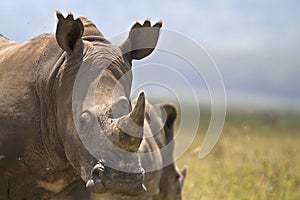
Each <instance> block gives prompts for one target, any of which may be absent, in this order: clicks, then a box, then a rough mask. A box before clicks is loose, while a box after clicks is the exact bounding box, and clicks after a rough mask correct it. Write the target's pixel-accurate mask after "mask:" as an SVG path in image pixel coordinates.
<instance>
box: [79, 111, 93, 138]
mask: <svg viewBox="0 0 300 200" xmlns="http://www.w3.org/2000/svg"><path fill="white" fill-rule="evenodd" d="M92 121H93V116H92V114H91V113H90V112H89V111H85V112H83V113H82V114H81V115H80V116H79V123H78V125H79V133H80V134H87V133H88V131H89V128H90V127H91V124H92Z"/></svg>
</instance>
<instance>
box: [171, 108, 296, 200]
mask: <svg viewBox="0 0 300 200" xmlns="http://www.w3.org/2000/svg"><path fill="white" fill-rule="evenodd" d="M205 131H206V128H205V126H203V127H200V130H199V131H198V135H197V137H196V139H195V140H194V142H193V144H192V145H191V147H190V148H189V149H188V151H186V152H185V154H184V155H183V156H182V157H181V158H180V159H179V160H177V165H178V166H183V165H188V175H187V179H186V182H185V185H184V190H183V199H186V200H193V199H197V200H198V199H200V200H201V199H203V200H206V199H208V200H215V199H216V200H222V199H230V200H232V199H234V200H235V199H245V200H246V199H247V200H248V199H270V200H276V199H287V200H292V199H295V200H296V199H300V115H299V114H297V113H295V112H273V111H253V110H251V109H249V110H239V111H237V110H236V111H231V112H228V113H227V118H226V122H225V125H224V129H223V132H222V135H221V137H220V140H219V142H218V143H217V145H216V146H215V148H214V150H213V151H212V152H211V153H210V154H209V155H208V156H207V157H206V158H204V159H202V160H199V159H198V152H199V146H200V144H201V142H202V138H203V135H204V132H205Z"/></svg>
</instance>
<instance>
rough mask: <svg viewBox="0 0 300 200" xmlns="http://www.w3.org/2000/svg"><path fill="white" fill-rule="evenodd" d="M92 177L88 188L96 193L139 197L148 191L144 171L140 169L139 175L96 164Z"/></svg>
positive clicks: (87, 184)
mask: <svg viewBox="0 0 300 200" xmlns="http://www.w3.org/2000/svg"><path fill="white" fill-rule="evenodd" d="M91 174H92V177H91V179H89V180H88V181H87V183H86V187H87V188H88V189H90V190H91V191H92V192H94V193H98V194H102V193H105V192H111V193H117V194H123V195H128V196H137V195H139V194H142V193H143V192H145V191H146V187H145V186H144V169H143V168H142V167H140V169H139V170H138V172H137V173H129V172H123V171H119V170H116V169H113V168H110V167H108V166H104V164H103V163H99V162H98V164H96V165H95V166H94V168H93V170H92V172H91Z"/></svg>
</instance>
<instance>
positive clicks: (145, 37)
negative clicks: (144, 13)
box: [120, 20, 162, 62]
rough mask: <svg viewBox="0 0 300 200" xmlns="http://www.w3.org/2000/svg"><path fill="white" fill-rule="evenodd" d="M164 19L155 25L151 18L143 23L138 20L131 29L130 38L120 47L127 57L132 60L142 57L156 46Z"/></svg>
mask: <svg viewBox="0 0 300 200" xmlns="http://www.w3.org/2000/svg"><path fill="white" fill-rule="evenodd" d="M161 27H162V21H159V22H157V23H156V24H154V25H153V26H151V23H150V21H149V20H145V22H144V24H143V25H141V24H140V23H139V22H136V23H135V24H134V25H133V26H132V27H131V30H130V31H129V35H128V38H127V39H126V40H125V41H124V42H123V44H121V45H120V49H121V51H122V53H123V55H124V56H125V57H126V59H127V60H128V61H129V62H131V61H132V60H133V59H137V60H139V59H142V58H144V57H146V56H148V55H149V54H150V53H151V52H152V51H153V50H154V48H155V46H156V44H157V41H158V37H159V32H160V28H161Z"/></svg>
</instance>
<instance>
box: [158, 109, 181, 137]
mask: <svg viewBox="0 0 300 200" xmlns="http://www.w3.org/2000/svg"><path fill="white" fill-rule="evenodd" d="M160 109H161V113H162V119H163V121H164V131H165V134H166V141H167V143H169V142H171V141H172V140H173V138H174V122H175V120H176V118H177V109H176V106H175V105H172V104H163V105H161V106H160Z"/></svg>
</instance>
